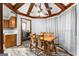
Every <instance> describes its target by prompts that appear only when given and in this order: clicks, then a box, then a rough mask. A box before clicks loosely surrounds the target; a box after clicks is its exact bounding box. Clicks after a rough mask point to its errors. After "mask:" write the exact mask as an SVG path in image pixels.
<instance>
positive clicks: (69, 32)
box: [58, 7, 77, 55]
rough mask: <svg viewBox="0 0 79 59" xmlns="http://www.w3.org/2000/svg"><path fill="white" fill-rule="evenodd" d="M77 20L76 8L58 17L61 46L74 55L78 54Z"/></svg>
mask: <svg viewBox="0 0 79 59" xmlns="http://www.w3.org/2000/svg"><path fill="white" fill-rule="evenodd" d="M76 20H77V19H76V12H75V7H73V8H71V9H70V10H68V11H66V12H65V13H63V14H62V15H60V16H59V17H58V37H59V46H61V47H63V48H64V49H65V50H67V51H68V52H69V53H71V54H73V55H75V54H76V39H75V37H76V34H75V31H76V28H75V25H76Z"/></svg>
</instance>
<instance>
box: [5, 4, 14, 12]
mask: <svg viewBox="0 0 79 59" xmlns="http://www.w3.org/2000/svg"><path fill="white" fill-rule="evenodd" d="M4 5H5V6H7V7H8V8H9V9H11V10H13V11H14V6H13V5H12V4H11V3H4Z"/></svg>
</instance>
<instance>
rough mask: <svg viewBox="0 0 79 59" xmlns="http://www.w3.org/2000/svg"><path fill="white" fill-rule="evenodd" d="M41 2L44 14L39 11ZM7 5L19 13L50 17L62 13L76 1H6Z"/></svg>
mask: <svg viewBox="0 0 79 59" xmlns="http://www.w3.org/2000/svg"><path fill="white" fill-rule="evenodd" d="M39 4H41V9H42V14H40V16H39V13H38V10H39V7H37V6H38V5H39ZM4 5H5V6H7V7H8V8H10V9H11V10H13V11H14V12H16V13H17V14H20V15H23V16H27V17H31V18H48V17H53V16H57V15H59V14H61V13H62V12H63V11H65V10H66V9H68V8H69V7H71V6H72V5H74V3H4Z"/></svg>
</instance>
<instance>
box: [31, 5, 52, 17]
mask: <svg viewBox="0 0 79 59" xmlns="http://www.w3.org/2000/svg"><path fill="white" fill-rule="evenodd" d="M41 6H42V4H41V3H37V4H35V7H36V8H39V9H38V13H39V16H40V14H41V13H42V14H44V15H48V13H44V12H43V8H41ZM51 9H52V7H49V8H46V9H45V10H46V11H47V10H51ZM32 13H34V11H33V12H32Z"/></svg>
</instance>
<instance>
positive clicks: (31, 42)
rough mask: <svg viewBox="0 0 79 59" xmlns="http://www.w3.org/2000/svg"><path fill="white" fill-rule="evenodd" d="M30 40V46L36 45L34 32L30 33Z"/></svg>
mask: <svg viewBox="0 0 79 59" xmlns="http://www.w3.org/2000/svg"><path fill="white" fill-rule="evenodd" d="M30 36H31V41H30V46H31V48H34V47H37V38H36V33H35V34H31V35H30Z"/></svg>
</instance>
